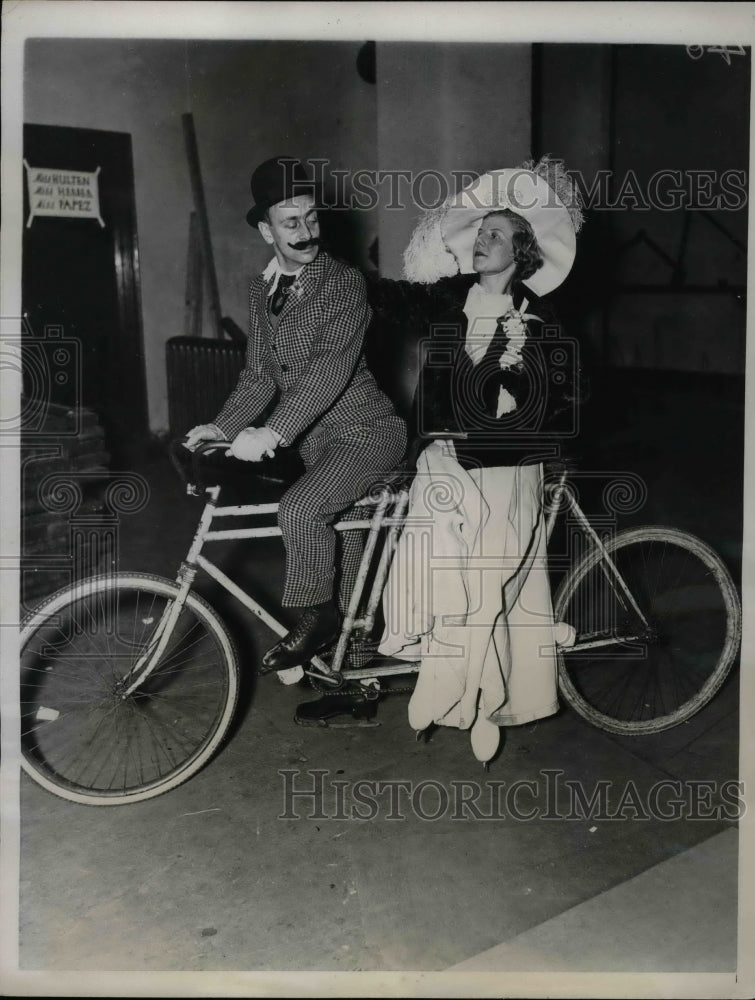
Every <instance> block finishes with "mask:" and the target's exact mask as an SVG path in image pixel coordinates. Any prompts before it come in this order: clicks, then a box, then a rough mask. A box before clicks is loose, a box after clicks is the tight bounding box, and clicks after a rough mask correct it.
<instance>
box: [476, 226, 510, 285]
mask: <svg viewBox="0 0 755 1000" xmlns="http://www.w3.org/2000/svg"><path fill="white" fill-rule="evenodd" d="M513 234H514V226H513V224H512V222H511V220H510V219H507V218H506V216H505V215H488V216H486V217H485V218H484V219H483V220H482V225H481V226H480V231H479V232H478V234H477V239H476V240H475V243H474V251H473V254H474V256H473V258H472V267H473V268H474V269H475V271H477V273H478V274H500V273H501V271H505V270H506V268H507V267H509V266H510V265H511V264H513V263H514V247H513V243H512V236H513Z"/></svg>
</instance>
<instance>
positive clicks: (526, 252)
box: [485, 208, 543, 281]
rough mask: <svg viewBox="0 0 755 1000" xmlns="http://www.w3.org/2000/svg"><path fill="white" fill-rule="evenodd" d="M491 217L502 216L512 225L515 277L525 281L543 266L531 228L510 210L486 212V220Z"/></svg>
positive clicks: (524, 220)
mask: <svg viewBox="0 0 755 1000" xmlns="http://www.w3.org/2000/svg"><path fill="white" fill-rule="evenodd" d="M491 215H502V216H503V217H504V218H506V219H508V220H509V222H510V223H511V224H512V225H513V227H514V232H513V233H512V236H511V243H512V247H513V250H514V263H515V264H516V276H517V278H518V279H519V281H526V280H527V278H531V277H532V275H533V274H534V273H535V271H537V270H538V268H540V267H542V266H543V255H542V253H541V252H540V247H539V246H538V244H537V240H536V239H535V234H534V232H533V230H532V226H531V225H530V224H529V222H527V220H526V219H523V218H522V216H521V215H518V214H517V213H516V212H512V211H511V209H510V208H500V209H497V210H496V211H494V212H488V214H487V215H486V216H485V218H486V219H487V218H489V217H490V216H491Z"/></svg>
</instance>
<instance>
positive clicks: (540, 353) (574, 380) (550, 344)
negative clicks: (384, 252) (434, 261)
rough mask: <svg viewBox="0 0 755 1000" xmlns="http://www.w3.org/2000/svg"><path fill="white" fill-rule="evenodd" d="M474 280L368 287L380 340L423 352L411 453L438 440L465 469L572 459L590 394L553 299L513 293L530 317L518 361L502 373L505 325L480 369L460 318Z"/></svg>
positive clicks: (371, 282)
mask: <svg viewBox="0 0 755 1000" xmlns="http://www.w3.org/2000/svg"><path fill="white" fill-rule="evenodd" d="M476 280H477V277H476V275H457V276H455V277H453V278H443V279H441V280H440V281H438V282H436V283H435V284H433V285H420V284H413V283H410V282H406V281H390V280H388V279H381V278H370V279H368V298H369V301H370V304H371V306H372V308H373V310H374V312H375V314H376V321H377V324H378V325H379V327H380V330H379V332H378V337H380V338H382V335H383V333H385V334H386V337H387V338H388V339H390V337H391V334H392V335H393V337H394V338H398V337H401V338H402V339H403V340H404V342H405V343H406V342H409V343H411V344H412V345H415V350H416V352H417V369H418V377H417V379H416V388H415V391H414V394H413V402H412V407H411V412H410V420H409V424H410V428H409V429H410V434H411V437H410V441H411V440H412V439H413V448H411V450H413V451H414V453H415V454H416V453H417V451H418V450H419V449H420V448H421V447H422V446H423V444H426V443H427V442H428V441H429V440H432V439H433V438H437V437H452V438H453V439H454V443H455V447H456V453H457V457H458V459H459V461H460V462H461V464H462V465H464V466H465V467H467V468H471V467H479V466H492V465H518V464H522V463H525V464H530V463H533V462H541V461H547V460H552V459H556V458H565V457H567V456H568V454H569V451H570V445H571V444H572V443H573V441H574V438H575V437H576V434H577V431H578V427H579V420H578V408H579V403H580V398H581V395H582V392H583V379H582V374H581V371H580V366H579V351H578V347H577V344H576V343H575V342H574V341H573V340H571V339H569V338H568V337H566V336H565V335H564V333H563V331H562V330H561V328H560V326H559V325H558V322H557V321H556V318H555V316H554V314H553V311H552V309H551V307H550V305H549V303H548V301H547V299H544V298H538V297H537V296H535V295H533V294H532V293H531V292H530V291H529V290H528V289H527V288H525V287H524V286H523V285H516V284H515V285H514V287H513V289H512V298H513V303H514V309H516V310H521V312H522V313H524V314H525V315H527V316H531V317H533V318H532V319H528V320H526V321H525V322H526V331H527V335H526V339H525V341H524V345H523V347H522V348H521V361H520V362H519V363H515V364H514V365H512V366H510V367H502V366H501V363H500V361H501V358H502V356H503V355H504V353H505V352H506V348H507V345H508V344H509V340H510V338H509V337H508V336H507V335H506V333H505V332H504V326H509V325H510V322H509V321H507V319H506V318H505V317H500V318H499V322H498V324H497V328H496V332H495V334H494V335H493V337H492V340H491V341H490V342H489V344H488V346H487V349H486V351H485V353H484V355H483V357H482V359H481V360H478V362H477V363H476V364H473V363H472V361H471V359H470V357H469V355H468V354H467V351H466V350H465V349H464V345H465V338H466V333H467V317H466V314H465V313H464V311H463V309H464V304H465V302H466V299H467V293H468V292H469V289H470V287H471V286H472V285H473V284H474V282H475V281H476ZM525 301H526V308H522V307H523V305H524V303H525ZM507 316H509V314H507ZM534 317H537V319H535V318H534ZM510 319H511V317H510V316H509V320H510ZM513 319H514V322H516V317H513ZM501 390H505V392H504V393H502V392H501ZM502 399H503V400H504V401H505V403H504V405H503V406H502V405H501V401H502ZM512 401H513V405H512Z"/></svg>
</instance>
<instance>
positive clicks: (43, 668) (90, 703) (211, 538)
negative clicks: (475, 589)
mask: <svg viewBox="0 0 755 1000" xmlns="http://www.w3.org/2000/svg"><path fill="white" fill-rule="evenodd" d="M227 446H228V443H227V442H226V443H225V444H223V443H220V442H210V443H208V444H206V445H202V446H200V447H199V448H197V450H196V452H195V454H194V456H193V457H192V464H193V472H192V475H191V480H190V481H187V483H186V489H187V492H188V493H189V494H191V495H194V496H199V497H202V498H203V499H204V504H203V507H202V511H201V514H200V517H199V524H198V527H197V530H196V533H195V535H194V538H193V540H192V542H191V545H190V547H189V550H188V552H187V554H186V557H185V559H184V560H183V562H182V563H181V565H180V567H179V569H178V572H177V575H176V578H175V580H170V579H167V578H162V577H159V576H154V575H150V574H145V573H137V572H133V573H132V572H114V573H111V574H104V575H98V576H94V577H90V578H87V579H82V580H78V581H75V582H74V583H73V584H71V585H70V586H68V587H66V588H64V589H62V590H60V591H58V592H57V593H55V594H53V595H51V596H50V597H49V598H47V599H46V600H45V601H43V602H42V604H41V605H40V606H38V607H37V608H36V609H34V610H33V611H32V612H30V614H29V615H28V616H27V618H26V620H25V621H24V623H23V625H22V628H21V653H20V704H21V765H22V767H23V770H24V771H25V772H26V773H27V774H28V775H29V776H30V777H31V778H32V779H33V780H34V781H36V782H37V783H38V784H40V785H41V786H43V787H44V788H46V789H47V790H48V791H50V792H53V793H54V794H56V795H58V796H61V797H63V798H65V799H68V800H70V801H73V802H77V803H83V804H89V805H95V806H97V805H122V804H126V803H131V802H139V801H142V800H144V799H149V798H152V797H154V796H156V795H160V794H162V793H163V792H167V791H170V790H171V789H173V788H175V787H177V786H178V785H179V784H181V783H182V782H184V781H186V780H187V779H188V778H190V777H191V776H192V775H194V774H195V773H196V772H197V771H199V769H200V768H202V767H203V766H204V765H205V764H206V763H207V762H208V761H209V760H210V758H211V757H212V756H213V755H214V754H215V752H216V751H217V750H218V748H219V747H220V745H221V744H222V742H223V740H224V738H225V737H226V735H227V734H228V732H229V729H230V727H231V724H232V721H233V719H234V713H235V710H236V705H237V700H238V696H239V665H238V658H237V653H236V649H235V645H234V641H233V638H232V636H231V633H230V631H229V629H228V627H227V625H226V624H225V623H224V621H223V620H222V619H221V617H220V616H219V615H218V613H217V612H216V611H215V610H214V608H213V607H212V606H211V605H210V604H209V603H208V602H207V601H206V600H205V599H204V598H203V597H202V596H200V595H199V594H198V593H197V592H196V591H195V589H194V581H195V578H196V576H197V574H198V573H200V572H202V573H205V574H207V575H209V577H211V578H212V579H213V580H214V581H215V582H216V583H217V584H219V585H220V586H221V587H222V588H224V589H225V590H226V591H228V592H229V593H230V594H231V595H232V596H233V597H234V598H236V599H237V600H238V601H240V602H241V604H242V605H244V607H246V608H247V609H248V610H249V611H251V612H252V613H253V614H254V615H256V616H257V617H258V618H259V619H261V621H262V622H264V624H265V625H267V626H268V627H269V628H270V630H271V631H272V632H274V633H276V634H277V635H283V634H285V633H286V632H287V629H286V627H285V626H284V625H282V624H281V623H280V622H279V621H278V619H277V618H276V617H275V616H274V615H273V614H271V613H270V612H269V611H268V610H266V609H265V608H263V607H262V605H261V604H260V603H259V602H258V601H257V600H256V599H255V597H254V596H253V595H251V594H249V593H247V592H246V591H245V590H243V589H242V588H241V587H239V585H238V584H237V583H235V582H234V581H233V580H232V579H230V578H229V577H228V576H227V575H226V574H225V573H224V572H223V571H222V570H221V569H220V568H219V567H218V566H217V565H216V564H215V563H213V562H212V560H211V559H210V558H209V557H208V556H207V555H206V552H205V550H206V547H207V546H208V545H209V544H210V543H212V542H215V541H227V540H236V539H238V540H241V539H254V538H261V537H270V536H280V529H279V528H278V527H277V526H276V525H269V524H268V525H261V524H260V520H265V519H267V520H270V519H271V517H272V516H273V515H275V514H276V512H277V508H278V505H277V504H276V503H271V504H243V505H238V506H223V505H221V504H220V495H221V486H220V485H218V484H217V482H216V483H215V484H213V485H206V484H205V483H204V482H202V474H201V473H200V472H199V471H198V465H197V463H198V462H199V459H200V457H201V456H202V455H204V454H209V453H210V452H211V451H212V450H213V449H218V448H222V447H225V448H227ZM174 464H175V463H174ZM187 479H188V477H187ZM544 485H545V512H546V517H547V535H548V539H549V540H550V539H551V534H552V532H553V528H554V524H555V522H556V520H557V518H559V517H566V518H568V519H569V523H570V527H571V529H572V530H576V531H578V532H579V533H580V535H581V537H582V540H583V545H582V546H581V551H580V553H579V555H578V556H577V557H576V558H574V559H573V561H572V563H571V565H570V566H569V567H568V569H567V571H566V572H565V574H564V576H563V578H562V580H561V582H560V585H559V586H558V588H557V589H556V592H555V594H554V599H553V607H554V614H555V620H556V621H557V622H566V623H568V624H569V625H571V626H572V630H571V631H572V632H573V641H572V642H571V644H570V645H569V646H568V647H566V646H564V647H558V649H557V653H558V684H559V691H560V695H561V697H562V698H563V700H564V701H565V702H566V703H567V704H568V705H569V706H571V708H573V709H574V710H575V711H576V712H578V713H579V714H580V715H581V716H582V717H583V718H585V719H586V720H587V721H588V722H590V723H591V724H593V725H595V726H598V727H599V728H601V729H603V730H606V731H608V732H610V733H616V734H619V735H624V736H632V735H642V734H650V733H658V732H661V731H663V730H665V729H668V728H670V727H672V726H676V725H678V724H680V723H682V722H684V721H686V720H687V719H689V718H690V717H691V716H692V715H694V714H695V713H696V712H697V711H699V710H700V709H701V708H702V707H703V706H704V705H706V704H707V703H708V702H709V701H710V699H711V698H712V697H713V696H714V695H715V693H716V692H717V691H718V690H719V688H720V687H721V685H722V683H723V681H724V680H725V678H726V676H727V674H728V673H729V670H730V668H731V666H732V663H733V662H734V660H735V658H736V656H737V652H738V649H739V643H740V638H741V606H740V601H739V596H738V593H737V589H736V587H735V585H734V582H733V580H732V578H731V576H730V574H729V572H728V570H727V568H726V566H725V565H724V563H723V562H722V560H721V559H720V558H719V556H718V555H717V554H716V553H715V552H714V551H713V549H712V548H710V546H708V545H707V544H706V543H704V542H702V541H701V540H699V539H698V538H696V537H694V536H693V535H690V534H688V533H687V532H684V531H680V530H677V529H675V528H669V527H633V528H629V529H625V530H622V531H618V532H615V533H613V534H611V535H610V536H608V537H601V535H600V534H599V533H598V531H596V530H595V529H594V528H593V526H592V525H591V524H590V522H589V520H588V518H587V517H586V515H585V513H584V511H583V510H582V508H581V506H580V504H579V502H578V500H577V496H576V491H575V490H574V489H573V488H572V484H571V481H570V472H569V470H568V468H567V467H566V466H565V465H563V464H561V465H556V466H555V467H554V468H552V469H550V468H549V469H548V470H547V472H546V476H545V484H544ZM409 489H410V485H409V481H408V479H407V477H406V476H404V477H403V480H402V479H401V478H398V480H394V481H393V482H388V483H384V484H382V485H381V486H380V487H379V488H376V490H374V491H373V492H371V493H370V495H368V496H366V497H364V498H363V499H362V500H360V501H358V502H357V504H356V505H355V508H354V510H352V511H351V512H350V515H349V517H344V519H343V520H341V521H339V522H338V523H337V524H336V525H335V527H336V530H338V531H354V530H359V531H363V532H365V542H364V548H363V555H362V559H361V564H360V567H359V573H358V577H357V581H356V584H355V587H354V590H353V593H352V595H351V601H350V604H349V607H348V610H347V612H346V613H345V615H344V618H343V623H342V628H341V631H340V635H339V638H338V640H337V643H336V646H335V649H334V651H333V652H332V656H330V657H329V658H327V657H325V656H324V655H321V656H316V657H314V658H313V659H312V660H311V661H310V662H309V663H307V664H304V665H303V670H304V674H305V675H306V676H307V677H308V678H309V680H310V681H311V683H312V684H313V686H314V687H316V688H317V689H318V690H319V691H321V692H322V691H328V690H339V689H340V688H342V687H343V686H344V685H346V684H348V683H351V684H354V683H364V684H365V685H366V686H367V687H368V688H369V691H370V693H371V696H373V697H377V696H378V695H379V692H380V683H381V678H390V677H394V676H397V675H412V674H416V672H417V671H418V670H419V664H418V663H415V662H402V661H394V662H390V661H386V662H381V661H380V660H375V661H374V662H369V663H367V664H366V665H365V666H363V667H355V668H351V669H349V668H348V659H347V653H348V650H349V646H350V643H351V642H352V641H354V640H355V638H356V637H361V639H362V640H364V639H368V638H369V637H370V636H371V635H372V633H373V632H374V631H375V628H376V620H377V619H379V606H380V602H381V597H382V591H383V588H384V585H385V582H386V578H387V575H388V570H389V567H390V564H391V558H392V555H393V553H394V551H395V549H396V545H397V542H398V538H399V535H400V532H401V530H402V527H403V525H404V523H405V518H406V512H407V505H408V501H409ZM247 518H249V519H251V520H252V522H253V524H252V526H250V527H236V526H234V525H237V524H238V523H240V521H241V520H242V519H247ZM221 523H222V524H223V525H229V524H230V525H231V526H230V527H221V526H219V525H220V524H221ZM387 683H389V684H390V681H388V682H387Z"/></svg>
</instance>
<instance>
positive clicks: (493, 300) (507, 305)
mask: <svg viewBox="0 0 755 1000" xmlns="http://www.w3.org/2000/svg"><path fill="white" fill-rule="evenodd" d="M513 308H514V300H513V298H512V297H511V295H509V294H508V293H506V294H502V293H497V292H486V291H485V290H484V289H483V288H482V287H481V286H480V285H479V284H478V283H477V282H475V284H474V285H472V287H471V288H470V289H469V292H468V293H467V301H466V302H465V303H464V313H465V314H466V317H467V335H466V341H465V344H464V349H465V351H466V352H467V354H468V355H469V357H470V358H471V360H472V364H477V363H478V362H479V361H481V360H482V358H483V357H484V356H485V353H486V352H487V349H488V347H489V345H490V341H491V340H492V339H493V335H494V334H495V331H496V327H497V326H498V318H499V317H500V316H503V315H505V313H507V312H508V311H509V310H510V309H513Z"/></svg>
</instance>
